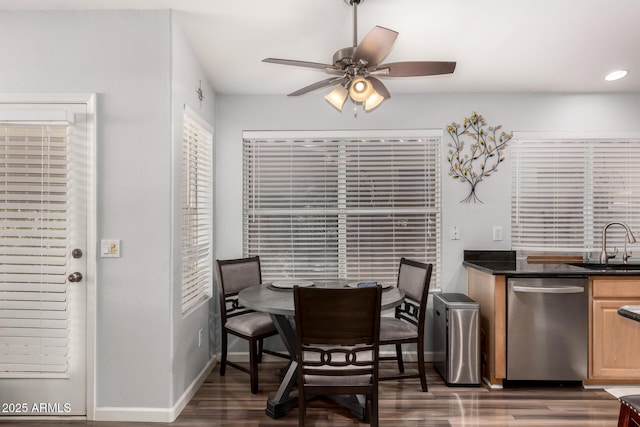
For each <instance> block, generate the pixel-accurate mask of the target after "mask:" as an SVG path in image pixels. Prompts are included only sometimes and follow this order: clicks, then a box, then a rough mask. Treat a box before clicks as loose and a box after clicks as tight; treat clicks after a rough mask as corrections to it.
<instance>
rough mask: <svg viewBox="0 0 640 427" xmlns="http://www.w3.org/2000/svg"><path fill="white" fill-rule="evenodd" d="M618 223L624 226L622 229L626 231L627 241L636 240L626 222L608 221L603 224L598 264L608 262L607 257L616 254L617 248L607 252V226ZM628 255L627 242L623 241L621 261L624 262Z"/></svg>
mask: <svg viewBox="0 0 640 427" xmlns="http://www.w3.org/2000/svg"><path fill="white" fill-rule="evenodd" d="M616 224H617V225H620V226H622V227H624V229H625V230H626V232H627V236H626V237H627V240H628V241H629V243H635V242H636V237H635V236H634V235H633V233H632V232H631V229H630V228H629V226H628V225H627V224H625V223H624V222H610V223H608V224H607V225H605V226H604V227H603V228H602V252H600V264H608V263H609V259H610V258H615V257H616V255H617V254H618V248H614V249H615V251H614V252H613V253H609V252H607V228H609V227H611V226H612V225H616ZM629 255H630V254H628V253H627V243H626V241H625V249H624V254H623V255H622V258H623V262H624V263H626V262H627V260H628V259H629Z"/></svg>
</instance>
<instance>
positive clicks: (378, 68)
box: [262, 0, 456, 112]
mask: <svg viewBox="0 0 640 427" xmlns="http://www.w3.org/2000/svg"><path fill="white" fill-rule="evenodd" d="M344 2H345V3H346V4H348V5H350V6H352V7H353V46H350V47H346V48H342V49H339V50H338V51H336V53H335V54H334V55H333V64H332V65H331V64H323V63H318V62H308V61H297V60H291V59H279V58H265V59H263V60H262V61H263V62H269V63H273V64H282V65H293V66H297V67H305V68H315V69H319V70H323V71H325V72H326V73H328V74H332V75H334V76H335V77H331V78H328V79H325V80H321V81H319V82H316V83H312V84H310V85H309V86H305V87H303V88H302V89H298V90H297V91H295V92H292V93H290V94H289V95H288V96H299V95H303V94H305V93H308V92H311V91H314V90H317V89H320V88H323V87H327V86H332V85H335V87H334V88H333V90H332V91H331V92H330V93H329V94H328V95H326V96H325V97H324V98H325V99H326V100H327V101H328V102H329V103H330V104H331V105H332V106H333V107H335V108H336V109H337V110H338V111H342V107H343V106H344V103H345V102H346V100H347V98H351V101H352V102H353V103H354V104H356V106H357V105H362V106H363V108H364V110H365V111H367V112H368V111H371V110H373V109H375V108H376V107H378V106H379V105H380V104H381V103H382V102H383V101H384V100H385V99H388V98H390V97H391V94H390V93H389V91H388V90H387V88H386V87H385V85H384V84H383V83H382V82H381V81H380V80H379V79H378V78H377V77H380V78H386V77H420V76H433V75H438V74H451V73H453V71H454V70H455V68H456V63H455V62H448V61H407V62H394V63H388V64H381V62H382V61H383V60H384V58H386V57H387V55H388V54H389V52H391V48H392V47H393V43H394V42H395V40H396V38H397V37H398V33H397V32H396V31H393V30H390V29H388V28H384V27H380V26H376V27H374V28H373V29H372V30H371V31H370V32H369V33H368V34H367V35H366V36H365V37H364V38H363V39H362V41H361V42H360V43H359V44H358V25H357V24H358V5H359V4H361V3H363V2H364V0H344Z"/></svg>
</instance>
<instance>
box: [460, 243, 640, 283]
mask: <svg viewBox="0 0 640 427" xmlns="http://www.w3.org/2000/svg"><path fill="white" fill-rule="evenodd" d="M463 265H464V266H466V267H470V268H475V269H476V270H479V271H482V272H485V273H488V274H493V275H504V276H509V277H516V276H517V277H558V276H582V277H585V276H640V269H638V268H637V267H638V266H637V265H635V266H634V265H630V266H629V267H628V268H626V267H625V266H623V265H621V264H614V263H612V264H611V265H610V266H609V267H607V268H604V267H602V268H598V267H599V266H598V265H596V264H594V265H593V267H596V268H591V267H590V268H585V267H580V266H575V265H571V264H549V263H530V262H527V261H526V260H517V259H516V254H515V251H472V250H465V251H464V261H463Z"/></svg>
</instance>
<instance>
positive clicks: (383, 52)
mask: <svg viewBox="0 0 640 427" xmlns="http://www.w3.org/2000/svg"><path fill="white" fill-rule="evenodd" d="M397 37H398V32H397V31H393V30H390V29H388V28H384V27H379V26H376V27H374V28H373V30H371V31H369V34H367V35H366V36H365V37H364V38H363V39H362V41H361V42H360V44H358V46H357V47H356V50H355V51H354V52H353V59H354V61H359V60H361V59H363V60H365V61H367V63H368V64H369V66H376V65H378V64H379V63H380V61H382V60H383V59H384V58H386V57H387V55H388V54H389V52H391V47H392V46H393V43H394V42H395V41H396V38H397Z"/></svg>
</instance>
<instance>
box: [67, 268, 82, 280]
mask: <svg viewBox="0 0 640 427" xmlns="http://www.w3.org/2000/svg"><path fill="white" fill-rule="evenodd" d="M68 279H69V281H70V282H79V281H81V280H82V274H80V273H78V272H77V271H76V272H75V273H71V274H70V275H69V277H68Z"/></svg>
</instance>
